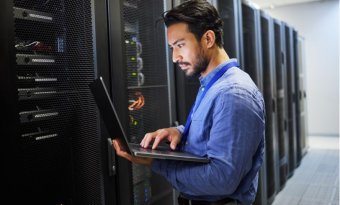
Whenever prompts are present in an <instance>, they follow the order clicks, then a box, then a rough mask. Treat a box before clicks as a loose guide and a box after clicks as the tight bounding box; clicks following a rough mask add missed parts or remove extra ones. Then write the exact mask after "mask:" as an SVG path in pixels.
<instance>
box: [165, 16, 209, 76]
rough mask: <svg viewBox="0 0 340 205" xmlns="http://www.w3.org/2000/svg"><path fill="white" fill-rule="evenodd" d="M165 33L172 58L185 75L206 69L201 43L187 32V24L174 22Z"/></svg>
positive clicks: (206, 64)
mask: <svg viewBox="0 0 340 205" xmlns="http://www.w3.org/2000/svg"><path fill="white" fill-rule="evenodd" d="M167 35H168V41H169V46H170V48H171V49H172V60H173V62H174V63H177V65H178V66H179V67H180V68H181V69H182V70H183V71H184V72H185V74H186V75H187V76H193V75H199V74H200V73H201V72H203V71H205V70H206V68H207V66H208V63H209V60H208V59H207V57H206V55H205V52H204V48H202V46H201V43H200V42H198V41H197V39H196V38H195V35H194V34H193V33H191V32H189V29H188V25H187V24H185V23H176V24H173V25H171V26H169V27H168V31H167Z"/></svg>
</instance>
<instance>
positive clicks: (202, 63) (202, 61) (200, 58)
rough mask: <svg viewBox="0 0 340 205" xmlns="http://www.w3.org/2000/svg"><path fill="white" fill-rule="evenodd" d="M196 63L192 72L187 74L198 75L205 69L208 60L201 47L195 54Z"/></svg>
mask: <svg viewBox="0 0 340 205" xmlns="http://www.w3.org/2000/svg"><path fill="white" fill-rule="evenodd" d="M196 59H197V63H196V64H195V65H194V67H193V70H194V72H193V73H192V74H191V75H189V76H190V77H199V76H200V75H201V73H202V72H204V71H205V70H207V67H208V64H209V60H208V58H207V57H206V56H205V55H204V52H203V49H200V53H199V54H198V55H197V58H196Z"/></svg>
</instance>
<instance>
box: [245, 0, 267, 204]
mask: <svg viewBox="0 0 340 205" xmlns="http://www.w3.org/2000/svg"><path fill="white" fill-rule="evenodd" d="M242 21H243V22H242V26H243V46H244V49H243V50H244V65H243V69H244V71H245V72H247V73H248V74H249V75H250V77H251V78H252V79H253V81H254V82H255V83H256V85H257V86H258V88H259V89H260V90H261V92H262V93H263V84H262V83H263V79H262V77H263V74H262V47H261V46H262V45H261V44H262V43H261V30H260V29H261V15H260V10H259V9H257V8H256V7H255V6H254V5H251V4H246V3H243V4H242ZM264 157H265V158H266V157H267V156H266V153H265V156H264ZM254 204H256V205H266V204H267V182H266V160H264V162H263V165H262V167H261V170H260V174H259V183H258V191H257V196H256V199H255V202H254Z"/></svg>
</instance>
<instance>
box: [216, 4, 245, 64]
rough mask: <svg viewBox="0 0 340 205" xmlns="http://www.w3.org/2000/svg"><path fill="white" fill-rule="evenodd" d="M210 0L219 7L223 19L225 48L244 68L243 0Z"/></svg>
mask: <svg viewBox="0 0 340 205" xmlns="http://www.w3.org/2000/svg"><path fill="white" fill-rule="evenodd" d="M210 2H211V3H212V4H213V5H214V6H215V7H216V8H217V11H218V12H219V14H220V17H221V19H222V21H223V42H224V49H225V50H226V52H227V53H228V55H229V57H230V58H237V60H238V62H239V63H240V66H241V68H243V67H244V66H243V65H244V59H243V38H242V33H243V32H242V29H243V28H242V4H241V0H229V1H224V0H210Z"/></svg>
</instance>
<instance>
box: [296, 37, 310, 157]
mask: <svg viewBox="0 0 340 205" xmlns="http://www.w3.org/2000/svg"><path fill="white" fill-rule="evenodd" d="M304 49H305V47H304V38H303V37H302V36H299V35H298V37H297V58H298V71H299V72H298V76H299V106H300V141H301V142H300V146H301V157H303V156H304V155H305V154H306V153H307V150H308V136H307V124H308V123H307V114H308V113H307V106H306V103H307V102H306V98H307V96H306V76H305V70H306V68H305V57H304V55H305V51H304Z"/></svg>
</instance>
